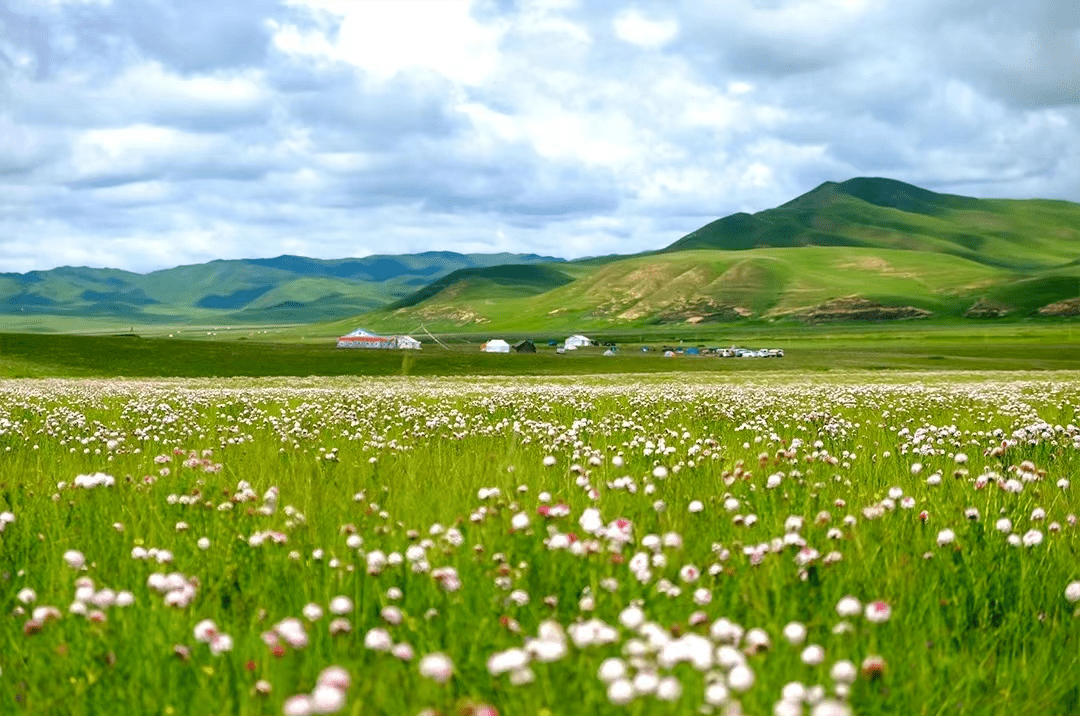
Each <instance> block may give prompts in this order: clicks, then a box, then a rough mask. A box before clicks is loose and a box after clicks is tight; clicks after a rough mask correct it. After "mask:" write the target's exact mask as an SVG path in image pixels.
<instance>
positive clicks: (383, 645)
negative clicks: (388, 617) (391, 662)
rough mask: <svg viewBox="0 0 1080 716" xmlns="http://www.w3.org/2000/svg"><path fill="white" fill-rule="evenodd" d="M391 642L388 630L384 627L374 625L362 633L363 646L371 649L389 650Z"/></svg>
mask: <svg viewBox="0 0 1080 716" xmlns="http://www.w3.org/2000/svg"><path fill="white" fill-rule="evenodd" d="M392 644H393V640H392V639H391V638H390V632H388V631H386V630H385V629H380V628H378V627H376V628H374V629H371V630H369V631H368V633H367V634H365V635H364V647H365V648H367V649H371V650H372V651H389V650H390V646H391V645H392Z"/></svg>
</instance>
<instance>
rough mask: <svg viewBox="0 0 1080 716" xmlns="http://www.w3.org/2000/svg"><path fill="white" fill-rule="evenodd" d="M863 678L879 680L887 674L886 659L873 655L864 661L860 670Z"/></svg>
mask: <svg viewBox="0 0 1080 716" xmlns="http://www.w3.org/2000/svg"><path fill="white" fill-rule="evenodd" d="M860 671H861V672H862V675H863V678H866V679H871V680H873V679H877V678H880V677H881V676H882V675H883V674H884V673H885V659H883V658H882V657H880V656H877V655H871V656H868V657H866V658H865V659H863V662H862V667H861V668H860Z"/></svg>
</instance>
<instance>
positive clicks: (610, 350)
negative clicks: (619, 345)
mask: <svg viewBox="0 0 1080 716" xmlns="http://www.w3.org/2000/svg"><path fill="white" fill-rule="evenodd" d="M604 355H606V356H613V355H615V349H614V348H608V349H607V350H606V351H604Z"/></svg>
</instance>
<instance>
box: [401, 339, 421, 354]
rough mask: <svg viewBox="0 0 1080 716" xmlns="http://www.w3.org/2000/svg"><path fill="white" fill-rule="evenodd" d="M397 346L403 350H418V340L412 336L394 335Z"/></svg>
mask: <svg viewBox="0 0 1080 716" xmlns="http://www.w3.org/2000/svg"><path fill="white" fill-rule="evenodd" d="M396 338H397V347H398V349H399V350H403V351H418V350H420V341H418V340H416V339H415V338H413V337H412V336H396Z"/></svg>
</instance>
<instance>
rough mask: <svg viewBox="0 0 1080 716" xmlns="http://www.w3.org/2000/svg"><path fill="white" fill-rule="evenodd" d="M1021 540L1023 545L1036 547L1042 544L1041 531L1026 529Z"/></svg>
mask: <svg viewBox="0 0 1080 716" xmlns="http://www.w3.org/2000/svg"><path fill="white" fill-rule="evenodd" d="M1022 541H1023V544H1024V546H1025V547H1036V546H1038V545H1040V544H1042V541H1043V533H1042V532H1040V531H1039V530H1028V531H1027V532H1025V533H1024V537H1023V540H1022Z"/></svg>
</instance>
